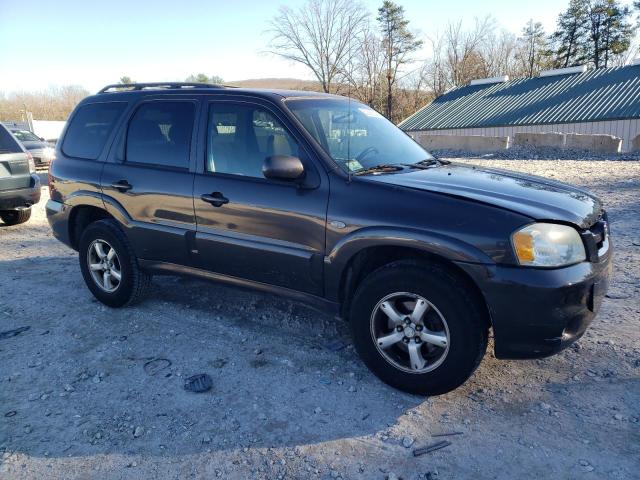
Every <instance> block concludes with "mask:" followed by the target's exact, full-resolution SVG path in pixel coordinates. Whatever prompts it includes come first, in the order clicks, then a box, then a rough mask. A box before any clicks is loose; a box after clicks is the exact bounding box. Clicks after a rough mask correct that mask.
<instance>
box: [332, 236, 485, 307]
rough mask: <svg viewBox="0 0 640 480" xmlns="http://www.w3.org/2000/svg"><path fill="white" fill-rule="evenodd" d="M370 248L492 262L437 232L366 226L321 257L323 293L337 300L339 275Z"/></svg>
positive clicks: (340, 277)
mask: <svg viewBox="0 0 640 480" xmlns="http://www.w3.org/2000/svg"><path fill="white" fill-rule="evenodd" d="M371 247H400V248H410V249H413V250H417V251H421V252H424V253H427V254H431V255H436V256H438V257H441V258H444V259H446V260H449V261H452V262H465V263H480V264H494V263H495V262H494V260H493V259H492V258H491V257H489V256H488V255H487V254H486V253H485V252H483V251H482V250H480V249H479V248H477V247H474V246H473V245H470V244H468V243H465V242H462V241H460V240H458V239H456V238H452V237H449V236H447V235H443V234H440V233H437V232H428V231H423V230H413V229H397V228H385V227H367V228H363V229H360V230H357V231H355V232H353V233H351V234H350V235H347V236H345V237H343V238H342V239H341V240H340V241H339V242H338V243H337V244H336V245H335V246H334V247H333V248H332V249H331V252H330V253H329V254H328V255H327V256H325V292H326V296H327V298H329V299H331V300H336V301H337V300H338V299H339V296H340V292H339V290H340V286H341V283H342V276H343V273H344V272H345V269H346V268H347V266H348V265H349V263H350V262H351V260H352V259H353V258H354V257H355V256H356V255H357V254H358V253H359V252H361V251H363V250H364V249H367V248H371Z"/></svg>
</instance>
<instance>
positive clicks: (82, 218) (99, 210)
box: [68, 204, 113, 250]
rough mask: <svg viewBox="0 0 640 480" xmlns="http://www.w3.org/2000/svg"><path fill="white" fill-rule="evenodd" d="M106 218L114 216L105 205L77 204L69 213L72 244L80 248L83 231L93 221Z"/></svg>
mask: <svg viewBox="0 0 640 480" xmlns="http://www.w3.org/2000/svg"><path fill="white" fill-rule="evenodd" d="M105 218H113V216H112V215H111V214H110V213H109V212H107V211H106V210H105V209H104V208H103V207H99V206H96V205H90V204H80V205H76V206H74V207H73V208H72V209H71V212H70V213H69V227H68V228H69V242H70V243H71V246H72V247H73V248H74V249H75V250H78V247H79V244H80V237H81V236H82V232H83V231H84V230H85V228H87V227H88V226H89V225H90V224H91V223H93V222H95V221H98V220H103V219H105Z"/></svg>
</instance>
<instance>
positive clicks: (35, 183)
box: [0, 175, 40, 210]
mask: <svg viewBox="0 0 640 480" xmlns="http://www.w3.org/2000/svg"><path fill="white" fill-rule="evenodd" d="M39 201H40V179H39V178H38V176H37V175H31V182H30V184H29V186H28V187H26V188H18V189H15V190H0V210H16V209H20V208H29V207H31V206H32V205H35V204H36V203H38V202H39Z"/></svg>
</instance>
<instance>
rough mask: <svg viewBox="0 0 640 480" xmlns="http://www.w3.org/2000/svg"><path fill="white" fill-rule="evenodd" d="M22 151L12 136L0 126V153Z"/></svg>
mask: <svg viewBox="0 0 640 480" xmlns="http://www.w3.org/2000/svg"><path fill="white" fill-rule="evenodd" d="M21 151H22V149H21V148H20V145H18V142H17V141H16V139H15V138H13V135H11V134H10V133H9V131H8V130H7V129H6V128H4V127H3V126H2V125H0V153H20V152H21Z"/></svg>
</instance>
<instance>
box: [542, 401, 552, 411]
mask: <svg viewBox="0 0 640 480" xmlns="http://www.w3.org/2000/svg"><path fill="white" fill-rule="evenodd" d="M540 408H541V409H542V410H551V405H549V404H548V403H544V402H540Z"/></svg>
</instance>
